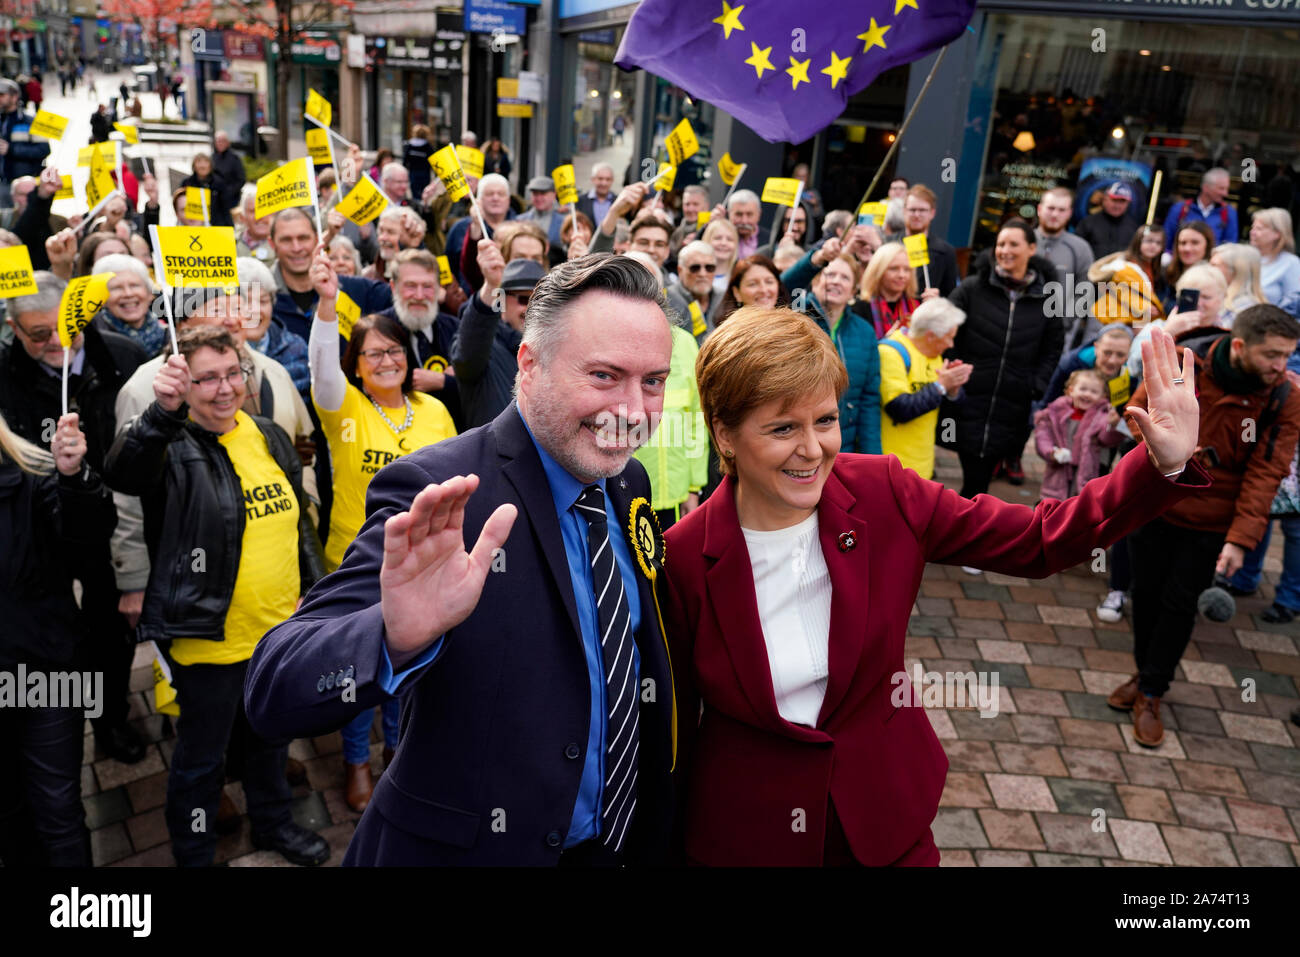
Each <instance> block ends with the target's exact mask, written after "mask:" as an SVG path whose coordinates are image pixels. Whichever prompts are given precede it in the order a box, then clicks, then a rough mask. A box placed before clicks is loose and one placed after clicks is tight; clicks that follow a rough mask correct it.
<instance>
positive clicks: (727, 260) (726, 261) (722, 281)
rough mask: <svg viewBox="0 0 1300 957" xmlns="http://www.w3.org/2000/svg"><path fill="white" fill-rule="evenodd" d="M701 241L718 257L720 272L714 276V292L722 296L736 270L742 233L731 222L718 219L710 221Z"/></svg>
mask: <svg viewBox="0 0 1300 957" xmlns="http://www.w3.org/2000/svg"><path fill="white" fill-rule="evenodd" d="M700 239H702V240H703V241H704V242H706V243H708V244H709V245H710V246H712V247H713V253H714V255H715V256H717V257H718V271H717V272H716V273H714V274H713V291H714V292H715V293H717V294H718V295H719V296H721V295H723V294H725V293H726V291H727V287H728V286H729V285H730V284H731V271H732V270H733V269H735V268H736V250H737V249H738V248H739V247H740V233H738V232H736V227H735V226H733V225H732V224H731V222H730V221H729V220H726V219H723V218H722V217H718V218H716V219H711V220H709V225H707V226H705V227H704V235H703V236H701V237H700Z"/></svg>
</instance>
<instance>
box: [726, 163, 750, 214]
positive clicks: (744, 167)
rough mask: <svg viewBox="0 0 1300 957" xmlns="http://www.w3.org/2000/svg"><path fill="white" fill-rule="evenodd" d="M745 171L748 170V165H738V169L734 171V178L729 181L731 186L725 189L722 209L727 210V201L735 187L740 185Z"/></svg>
mask: <svg viewBox="0 0 1300 957" xmlns="http://www.w3.org/2000/svg"><path fill="white" fill-rule="evenodd" d="M747 169H749V164H748V163H741V164H740V169H738V170H737V171H736V178H735V179H733V180H732V181H731V185H730V186H729V187H728V188H727V195H726V196H724V197H722V208H723V209H726V208H727V200H729V199H731V194H732V193H734V192H735V191H736V187H737V186H739V185H740V177H742V176H744V175H745V170H747Z"/></svg>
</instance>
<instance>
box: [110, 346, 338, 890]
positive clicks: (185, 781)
mask: <svg viewBox="0 0 1300 957" xmlns="http://www.w3.org/2000/svg"><path fill="white" fill-rule="evenodd" d="M178 345H179V348H180V355H173V356H169V357H168V358H167V360H166V361H165V362H164V363H163V364H162V365H161V366H160V367H158V372H157V374H156V376H155V377H154V380H153V393H154V401H153V402H152V403H151V404H150V405H149V406H148V407H147V408H146V409H145V410H144V412H142V413H141V414H140V415H139V416H137V417H136V418H135V419H134V420H133V421H132V423H131V425H130V427H128V428H127V429H126V430H125V431H124V432H122V433H121V434H119V435H118V437H117V439H116V441H115V442H114V443H113V447H112V449H111V450H110V451H109V453H108V456H107V459H106V460H105V463H104V478H105V480H106V481H107V483H108V485H109V486H110V487H111V488H112V489H113V490H114V491H117V492H122V493H123V494H125V495H135V496H139V497H140V499H141V501H142V502H143V503H144V510H145V512H144V524H145V528H146V530H147V534H146V536H145V537H146V539H147V541H148V548H149V565H150V571H149V580H148V584H147V585H146V587H145V595H144V601H143V603H142V610H141V614H140V620H139V624H138V625H137V636H138V638H139V640H140V641H142V642H143V641H154V642H157V643H159V646H160V647H161V648H163V649H164V653H165V654H166V656H167V658H168V660H169V663H170V664H171V671H172V684H173V686H174V687H175V688H176V695H177V702H178V703H179V705H180V717H179V719H178V720H177V724H176V728H177V741H176V750H175V753H174V754H173V756H172V762H171V771H170V776H169V778H168V781H167V806H166V820H167V829H168V831H169V832H170V833H171V839H172V853H173V854H174V855H175V858H176V863H177V864H179V865H180V866H182V867H206V866H210V865H211V864H212V863H213V858H214V855H215V852H216V846H217V829H216V827H215V825H216V822H217V808H218V804H219V802H220V799H221V792H222V786H223V784H224V782H225V755H226V752H227V749H228V748H229V747H230V745H231V742H232V739H235V740H236V741H237V742H238V744H237V748H238V750H239V751H240V753H242V756H243V761H242V765H243V766H242V769H241V778H242V781H243V785H244V794H245V795H246V796H247V799H248V814H249V817H250V818H251V819H252V823H253V835H252V837H253V844H254V846H256V847H258V848H262V849H274V850H276V851H279V852H280V853H281V854H283V855H284V856H285V857H286V858H287V859H288V860H290V861H292V862H293V863H295V864H320V863H322V862H324V861H325V860H326V859H327V858H328V857H329V845H327V844H326V843H325V841H324V839H322V838H320V837H318V836H317V835H316V834H314V833H313V832H311V831H309V830H306V829H305V828H302V827H299V826H298V825H297V824H295V823H294V821H293V816H292V814H291V810H290V809H291V804H292V798H293V795H292V793H291V792H290V790H289V785H288V782H287V781H286V780H285V762H286V759H287V758H288V743H287V742H283V741H270V740H267V739H264V738H262V737H261V736H260V735H258V734H256V733H255V732H254V731H253V730H252V729H251V728H250V727H249V726H248V721H247V718H246V717H245V715H244V708H243V700H244V696H243V688H244V674H245V672H246V671H247V669H248V661H249V659H250V658H251V657H252V655H253V649H254V648H255V647H256V646H257V643H258V642H259V641H260V640H261V638H262V636H263V635H264V634H266V632H267V631H269V630H270V629H271V628H272V627H274V626H275V625H277V624H279V623H280V622H281V621H283V620H284V619H286V618H288V617H289V616H290V615H291V614H293V611H294V609H295V608H296V607H297V606H298V600H299V598H300V597H301V596H302V595H303V594H305V593H306V591H307V589H309V588H310V587H311V586H312V584H314V583H315V581H316V580H317V579H318V578H320V577H321V576H323V575H324V573H325V568H324V563H323V560H322V558H321V554H320V543H319V542H318V541H317V539H316V533H315V530H314V529H313V528H312V525H311V520H310V519H309V518H308V516H307V496H306V493H305V492H304V491H303V487H302V461H301V459H300V458H299V457H298V453H297V452H296V451H295V449H294V446H293V442H292V440H291V439H290V438H289V436H288V435H287V434H286V433H285V432H284V430H283V429H281V428H280V427H279V426H278V425H276V424H275V423H274V422H272V421H271V420H269V419H264V418H262V417H260V416H250V415H248V414H247V413H246V412H244V411H243V410H242V408H241V406H242V404H243V401H244V393H245V390H246V388H247V387H246V385H245V373H244V370H243V368H242V367H241V365H240V359H239V353H238V351H237V343H236V341H235V338H234V337H233V336H232V335H231V334H230V332H229V331H227V330H225V329H222V328H220V327H217V326H213V325H207V324H200V325H198V326H195V327H191V328H187V329H186V330H185V331H184V332H182V333H181V334H180V336H179V338H178ZM199 823H202V824H203V826H196V824H199Z"/></svg>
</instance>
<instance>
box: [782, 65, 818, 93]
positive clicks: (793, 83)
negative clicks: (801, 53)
mask: <svg viewBox="0 0 1300 957" xmlns="http://www.w3.org/2000/svg"><path fill="white" fill-rule="evenodd" d="M810 63H812V58H811V57H809V58H808V59H807V60H796V59H795V58H794V57H790V66H789V67H788V68H787V69H786V71H785V72H786V73H789V74H790V89H792V90H797V89H799V84H800V83H808V82H810V81H809V79H808V64H810Z"/></svg>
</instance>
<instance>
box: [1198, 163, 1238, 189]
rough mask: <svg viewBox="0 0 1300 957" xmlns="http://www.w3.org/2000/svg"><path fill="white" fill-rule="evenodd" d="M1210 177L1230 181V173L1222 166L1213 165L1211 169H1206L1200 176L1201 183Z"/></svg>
mask: <svg viewBox="0 0 1300 957" xmlns="http://www.w3.org/2000/svg"><path fill="white" fill-rule="evenodd" d="M1212 179H1226V180H1228V181H1229V182H1231V180H1232V174H1231V173H1229V172H1228V171H1227V170H1226V169H1224V168H1223V167H1222V166H1215V167H1214V168H1213V169H1207V170H1206V171H1205V173H1204V174H1203V175H1202V176H1201V185H1202V186H1204V185H1205V184H1206V183H1208V182H1209V181H1210V180H1212Z"/></svg>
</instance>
